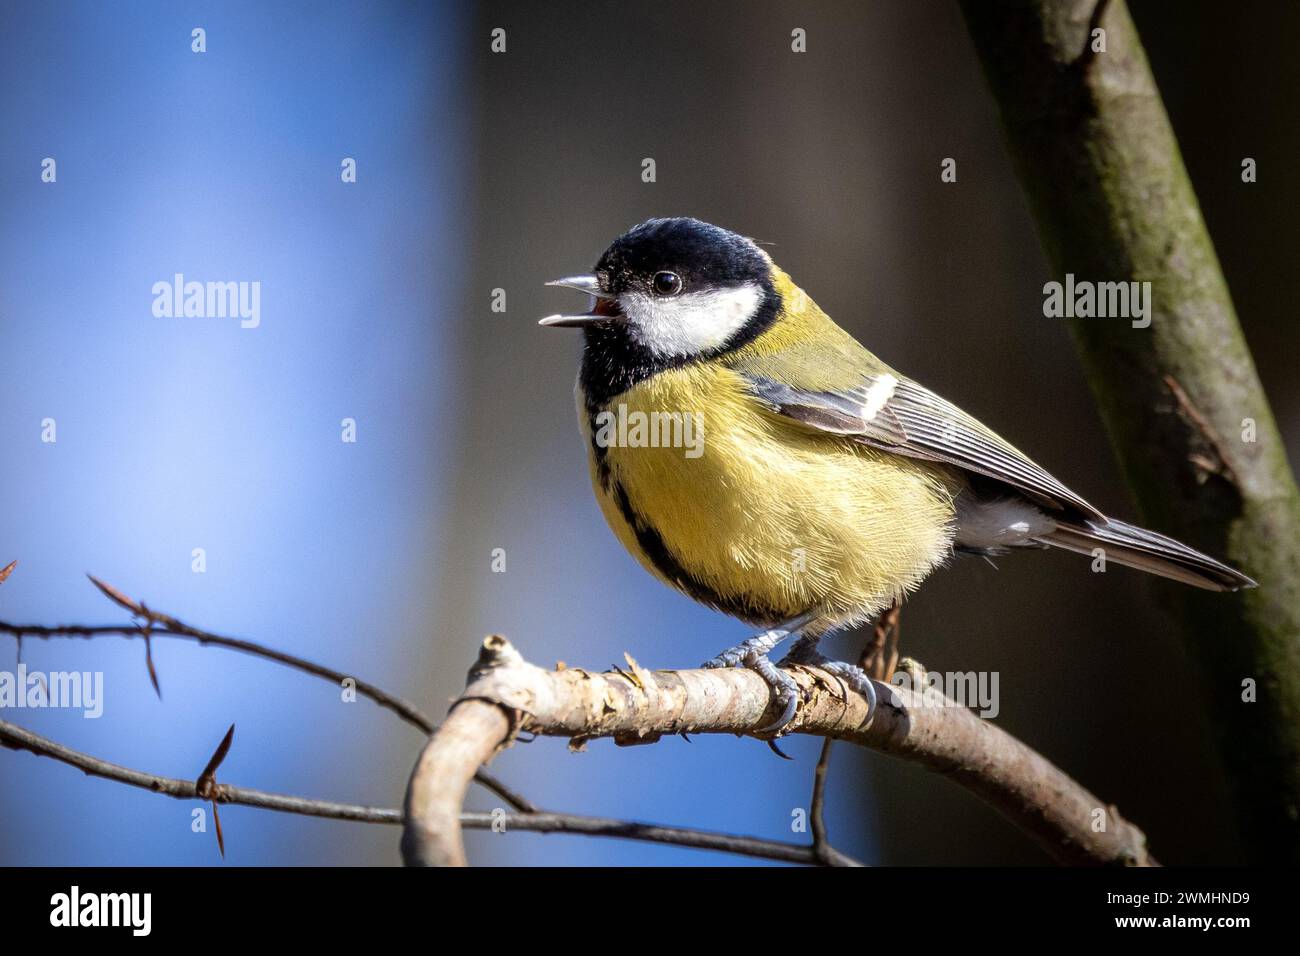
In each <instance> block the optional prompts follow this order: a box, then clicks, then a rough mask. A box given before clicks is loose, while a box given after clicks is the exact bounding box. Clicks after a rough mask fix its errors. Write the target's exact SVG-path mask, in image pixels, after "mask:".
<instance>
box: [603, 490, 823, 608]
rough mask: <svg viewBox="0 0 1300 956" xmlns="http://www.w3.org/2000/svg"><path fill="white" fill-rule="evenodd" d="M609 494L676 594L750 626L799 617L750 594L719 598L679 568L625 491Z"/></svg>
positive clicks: (703, 584) (666, 547)
mask: <svg viewBox="0 0 1300 956" xmlns="http://www.w3.org/2000/svg"><path fill="white" fill-rule="evenodd" d="M611 494H613V495H614V500H615V501H616V502H617V503H618V510H619V513H620V514H622V515H623V520H624V521H626V522H627V524H628V527H630V528H631V529H632V533H633V534H635V535H636V542H637V544H638V545H640V546H641V550H642V551H644V552H645V554H646V556H647V557H648V558H649V559H650V561H651V563H652V564H654V566H655V567H656V568H657V569H658V570H659V573H660V574H662V575H663V576H664V577H666V578H667V579H668V580H669V581H672V582H673V583H674V584H675V585H676V586H677V588H678V589H679V590H681V591H683V592H685V593H686V594H688V595H690V596H691V597H692V598H694V599H695V600H696V601H699V602H700V603H701V604H705V605H708V606H709V607H711V608H713V609H715V610H718V611H722V612H723V613H724V614H730V615H731V616H732V617H737V618H740V619H741V620H742V621H747V622H749V623H751V624H760V625H768V626H770V625H774V624H779V623H781V622H783V621H788V620H791V619H792V618H794V617H796V616H797V615H798V613H799V612H798V611H794V612H791V611H790V609H788V608H783V609H782V608H775V607H773V606H771V605H769V604H764V603H762V602H760V601H756V600H755V599H754V597H753V595H751V594H721V593H719V592H718V591H715V590H714V589H713V588H711V587H709V585H708V584H706V583H705V582H703V581H701V580H700V579H699V578H697V577H696V576H695V575H693V574H691V573H690V572H689V571H687V570H686V568H684V567H683V566H682V563H681V562H680V561H678V560H677V556H676V555H675V554H673V553H672V551H670V550H669V549H668V546H667V545H666V544H664V539H663V537H662V536H661V535H660V534H659V532H658V531H656V530H655V529H654V528H653V527H651V526H650V525H649V523H648V522H646V521H645V519H644V518H642V517H641V515H640V514H639V513H638V512H637V510H636V509H635V508H633V507H632V502H631V501H630V500H628V496H627V489H625V488H624V487H623V485H622V484H620V483H619V482H617V481H615V482H614V483H613V488H612V489H611Z"/></svg>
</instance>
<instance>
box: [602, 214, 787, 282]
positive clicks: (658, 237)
mask: <svg viewBox="0 0 1300 956" xmlns="http://www.w3.org/2000/svg"><path fill="white" fill-rule="evenodd" d="M596 277H597V279H598V280H599V281H600V285H601V288H602V290H604V291H605V292H607V293H609V294H611V295H613V296H615V297H619V296H622V295H624V294H626V293H628V292H639V293H643V294H645V295H649V296H653V297H656V298H661V299H667V298H674V297H677V296H683V295H691V294H692V293H701V292H717V291H721V290H726V289H735V288H739V287H742V286H746V285H751V286H756V287H758V286H762V285H764V284H767V285H771V263H770V262H769V261H768V258H767V256H765V255H764V254H763V252H762V251H761V250H760V249H759V248H758V246H756V245H755V244H754V242H753V240H751V239H746V238H745V237H744V236H738V235H736V233H734V232H730V231H729V230H726V229H723V228H721V227H719V226H714V225H710V224H709V223H707V222H701V221H700V220H698V219H690V218H677V219H651V220H648V221H647V222H643V223H641V225H639V226H634V227H633V228H632V229H629V230H628V231H627V232H625V233H623V235H621V236H619V237H618V238H617V239H615V240H614V241H613V243H611V244H610V247H609V248H608V249H606V250H605V254H604V255H602V256H601V257H600V261H599V262H597V263H596Z"/></svg>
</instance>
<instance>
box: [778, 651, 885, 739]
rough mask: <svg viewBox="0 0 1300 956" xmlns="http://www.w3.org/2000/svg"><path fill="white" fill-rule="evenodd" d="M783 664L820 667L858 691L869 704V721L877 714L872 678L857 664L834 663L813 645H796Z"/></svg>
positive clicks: (783, 660)
mask: <svg viewBox="0 0 1300 956" xmlns="http://www.w3.org/2000/svg"><path fill="white" fill-rule="evenodd" d="M781 663H782V664H803V665H806V666H809V667H820V668H821V669H822V670H823V671H825V672H826V673H827V674H830V675H831V676H832V677H836V678H838V679H839V680H841V681H843V682H844V683H845V684H846V685H847V686H848V687H849V689H850V690H853V691H856V692H857V693H858V694H860V695H861V696H862V698H863V699H864V700H865V701H866V702H867V720H868V721H870V720H871V718H872V717H873V716H875V713H876V703H877V701H876V687H875V684H874V683H873V682H872V680H871V677H870V676H869V675H868V674H867V672H866V671H864V670H863V669H862V668H861V667H858V666H857V665H856V664H849V663H846V662H844V661H833V660H831V659H830V658H829V657H826V656H824V655H822V654H819V653H818V652H817V650H816V648H815V646H813V645H808V644H795V646H794V647H793V648H791V650H790V653H789V654H787V655H786V656H785V658H783V659H782V661H781Z"/></svg>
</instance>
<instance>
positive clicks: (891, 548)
mask: <svg viewBox="0 0 1300 956" xmlns="http://www.w3.org/2000/svg"><path fill="white" fill-rule="evenodd" d="M620 406H621V407H620ZM601 412H604V413H605V415H606V416H607V417H605V418H603V419H601V420H599V421H598V420H596V419H595V416H596V415H597V414H599V413H601ZM655 413H658V417H657V418H656V417H654V416H655ZM665 414H666V415H669V416H672V415H678V416H687V415H689V416H691V418H690V420H691V422H692V423H693V427H694V432H693V433H691V434H688V433H687V430H686V429H685V428H679V429H678V434H679V435H681V436H682V437H683V439H684V440H683V442H682V443H683V444H685V440H686V439H694V438H702V442H699V443H697V444H695V445H688V446H687V447H673V446H672V444H671V442H669V443H668V444H667V445H666V446H665V444H664V442H663V441H654V442H653V443H651V440H650V434H651V432H652V431H653V433H654V435H655V437H656V438H657V439H662V438H664V436H668V435H671V434H672V428H671V427H660V426H667V425H670V424H671V423H676V422H678V421H683V422H684V421H685V419H684V418H682V419H675V418H669V419H665V418H664V417H663V416H664V415H665ZM578 415H579V418H580V420H581V422H582V429H583V434H584V437H585V438H586V439H587V444H588V449H589V455H590V461H591V474H592V481H593V484H594V486H595V490H596V495H597V497H598V499H599V501H600V506H601V510H602V511H603V512H604V515H605V518H606V520H607V521H608V522H609V524H610V527H611V528H612V529H613V530H614V533H615V534H616V535H617V536H618V537H619V540H621V541H622V542H623V544H624V546H626V547H627V549H628V550H629V551H631V552H632V553H633V554H634V555H635V556H636V557H637V558H638V559H639V560H640V561H641V562H642V563H643V564H644V565H645V566H646V567H647V568H648V569H649V570H650V571H651V572H653V573H654V574H656V575H657V576H658V577H660V578H661V579H662V580H664V581H666V582H667V583H669V584H671V585H673V586H674V587H677V588H679V589H681V590H683V591H685V592H686V593H688V594H690V595H691V596H693V597H695V598H697V599H698V600H701V601H703V602H705V603H707V604H710V605H712V606H714V607H718V608H720V609H721V610H724V611H727V612H728V613H731V614H734V615H736V616H737V617H740V618H742V619H744V620H747V621H750V622H752V623H756V624H761V625H772V624H776V623H779V622H782V621H787V620H791V619H793V618H795V617H798V616H800V615H803V614H805V613H808V612H810V611H817V612H818V613H819V614H823V615H825V616H826V618H827V619H828V620H831V621H834V622H836V623H850V622H857V621H861V620H865V619H868V618H869V617H871V616H873V615H875V614H876V613H877V612H879V611H880V610H882V609H883V608H885V607H887V606H888V605H889V604H890V603H892V602H893V601H894V600H896V599H898V598H899V597H901V596H902V594H903V593H904V592H906V591H908V590H910V589H911V588H913V587H915V586H916V585H917V584H919V583H920V582H921V580H922V579H923V578H924V577H925V576H926V575H927V574H928V573H929V572H930V571H931V570H933V569H934V568H935V567H936V566H937V565H938V564H940V563H941V562H942V561H943V560H944V559H945V558H946V557H947V556H948V554H949V553H950V549H951V539H952V518H953V508H952V496H953V493H954V486H953V484H952V482H951V481H950V480H949V479H948V478H947V477H945V472H944V471H943V470H942V469H936V468H935V467H934V466H932V465H927V464H923V463H921V462H915V461H912V460H910V459H907V458H901V457H898V456H892V455H889V454H887V453H885V452H880V451H876V450H874V449H871V448H868V447H866V446H864V445H861V444H859V443H857V442H855V441H853V440H852V439H849V438H844V437H841V436H835V435H828V434H824V433H817V432H813V431H811V430H808V429H805V428H803V427H802V426H800V425H798V424H796V423H793V422H789V421H787V420H785V419H782V418H780V417H779V416H777V415H775V414H774V413H771V412H770V411H768V410H766V409H765V408H764V407H763V406H761V405H760V404H759V403H758V402H757V401H756V400H755V399H754V398H753V397H752V395H750V394H749V393H748V391H747V390H746V388H745V386H744V385H743V383H742V380H741V378H740V376H739V375H737V374H736V373H735V372H734V371H732V370H730V369H728V368H726V367H725V366H723V365H722V364H720V363H692V364H688V365H686V366H684V367H681V368H676V369H671V370H668V371H664V372H660V373H659V374H657V375H654V376H653V377H651V378H649V379H646V380H645V381H642V382H640V383H638V384H637V385H635V386H633V387H632V388H630V389H629V390H627V391H626V392H624V393H623V394H621V395H619V396H617V397H616V398H614V399H612V400H611V401H610V402H609V403H608V404H607V405H606V406H604V407H603V408H601V409H596V410H593V409H591V408H589V407H588V405H587V402H586V396H585V395H584V394H582V391H581V388H579V395H578ZM638 422H640V423H641V424H642V425H643V430H642V431H641V432H640V433H639V435H638V433H637V432H636V431H635V430H634V426H635V424H636V423H638ZM602 423H603V424H605V425H606V426H607V427H605V428H604V429H603V430H602V429H601V428H600V425H601V424H602ZM597 437H601V438H602V440H601V441H599V442H594V441H593V438H597ZM638 438H639V439H640V442H639V445H638V447H632V446H633V445H634V444H638ZM697 452H698V456H695V455H696V453H697Z"/></svg>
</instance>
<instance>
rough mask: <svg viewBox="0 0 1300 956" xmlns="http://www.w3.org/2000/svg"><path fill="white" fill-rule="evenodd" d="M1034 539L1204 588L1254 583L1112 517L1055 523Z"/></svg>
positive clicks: (1229, 588)
mask: <svg viewBox="0 0 1300 956" xmlns="http://www.w3.org/2000/svg"><path fill="white" fill-rule="evenodd" d="M1036 540H1038V541H1041V542H1042V543H1043V544H1050V545H1053V546H1055V547H1058V548H1064V549H1065V550H1067V551H1075V552H1078V553H1079V554H1092V553H1093V552H1094V551H1096V549H1097V548H1101V549H1102V551H1103V552H1104V554H1105V557H1106V560H1109V561H1114V562H1115V563H1117V564H1123V565H1126V566H1127V567H1130V568H1137V569H1139V570H1141V571H1147V572H1150V573H1151V574H1158V575H1160V576H1161V577H1165V578H1171V579H1173V580H1175V581H1181V582H1183V583H1184V584H1191V585H1193V586H1194V587H1198V588H1205V589H1206V590H1208V591H1239V590H1241V589H1242V588H1253V587H1255V582H1254V581H1252V580H1251V579H1250V578H1248V577H1247V576H1246V575H1244V574H1242V573H1241V572H1240V571H1237V570H1235V569H1233V568H1230V567H1228V566H1227V565H1226V564H1224V563H1223V562H1221V561H1216V560H1214V558H1211V557H1210V556H1209V555H1205V554H1201V552H1199V551H1197V550H1196V549H1195V548H1189V547H1188V546H1187V545H1185V544H1183V543H1182V542H1180V541H1175V540H1174V539H1173V538H1167V537H1165V536H1164V535H1162V534H1156V533H1155V532H1154V531H1147V530H1146V529H1145V528H1139V527H1137V526H1136V525H1131V524H1126V523H1125V522H1123V521H1116V520H1114V519H1113V518H1112V519H1110V520H1108V521H1106V522H1104V523H1102V522H1092V521H1087V522H1083V523H1080V524H1062V525H1057V527H1056V530H1054V531H1052V532H1051V533H1050V534H1045V535H1041V536H1039V537H1038V538H1037V539H1036Z"/></svg>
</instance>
